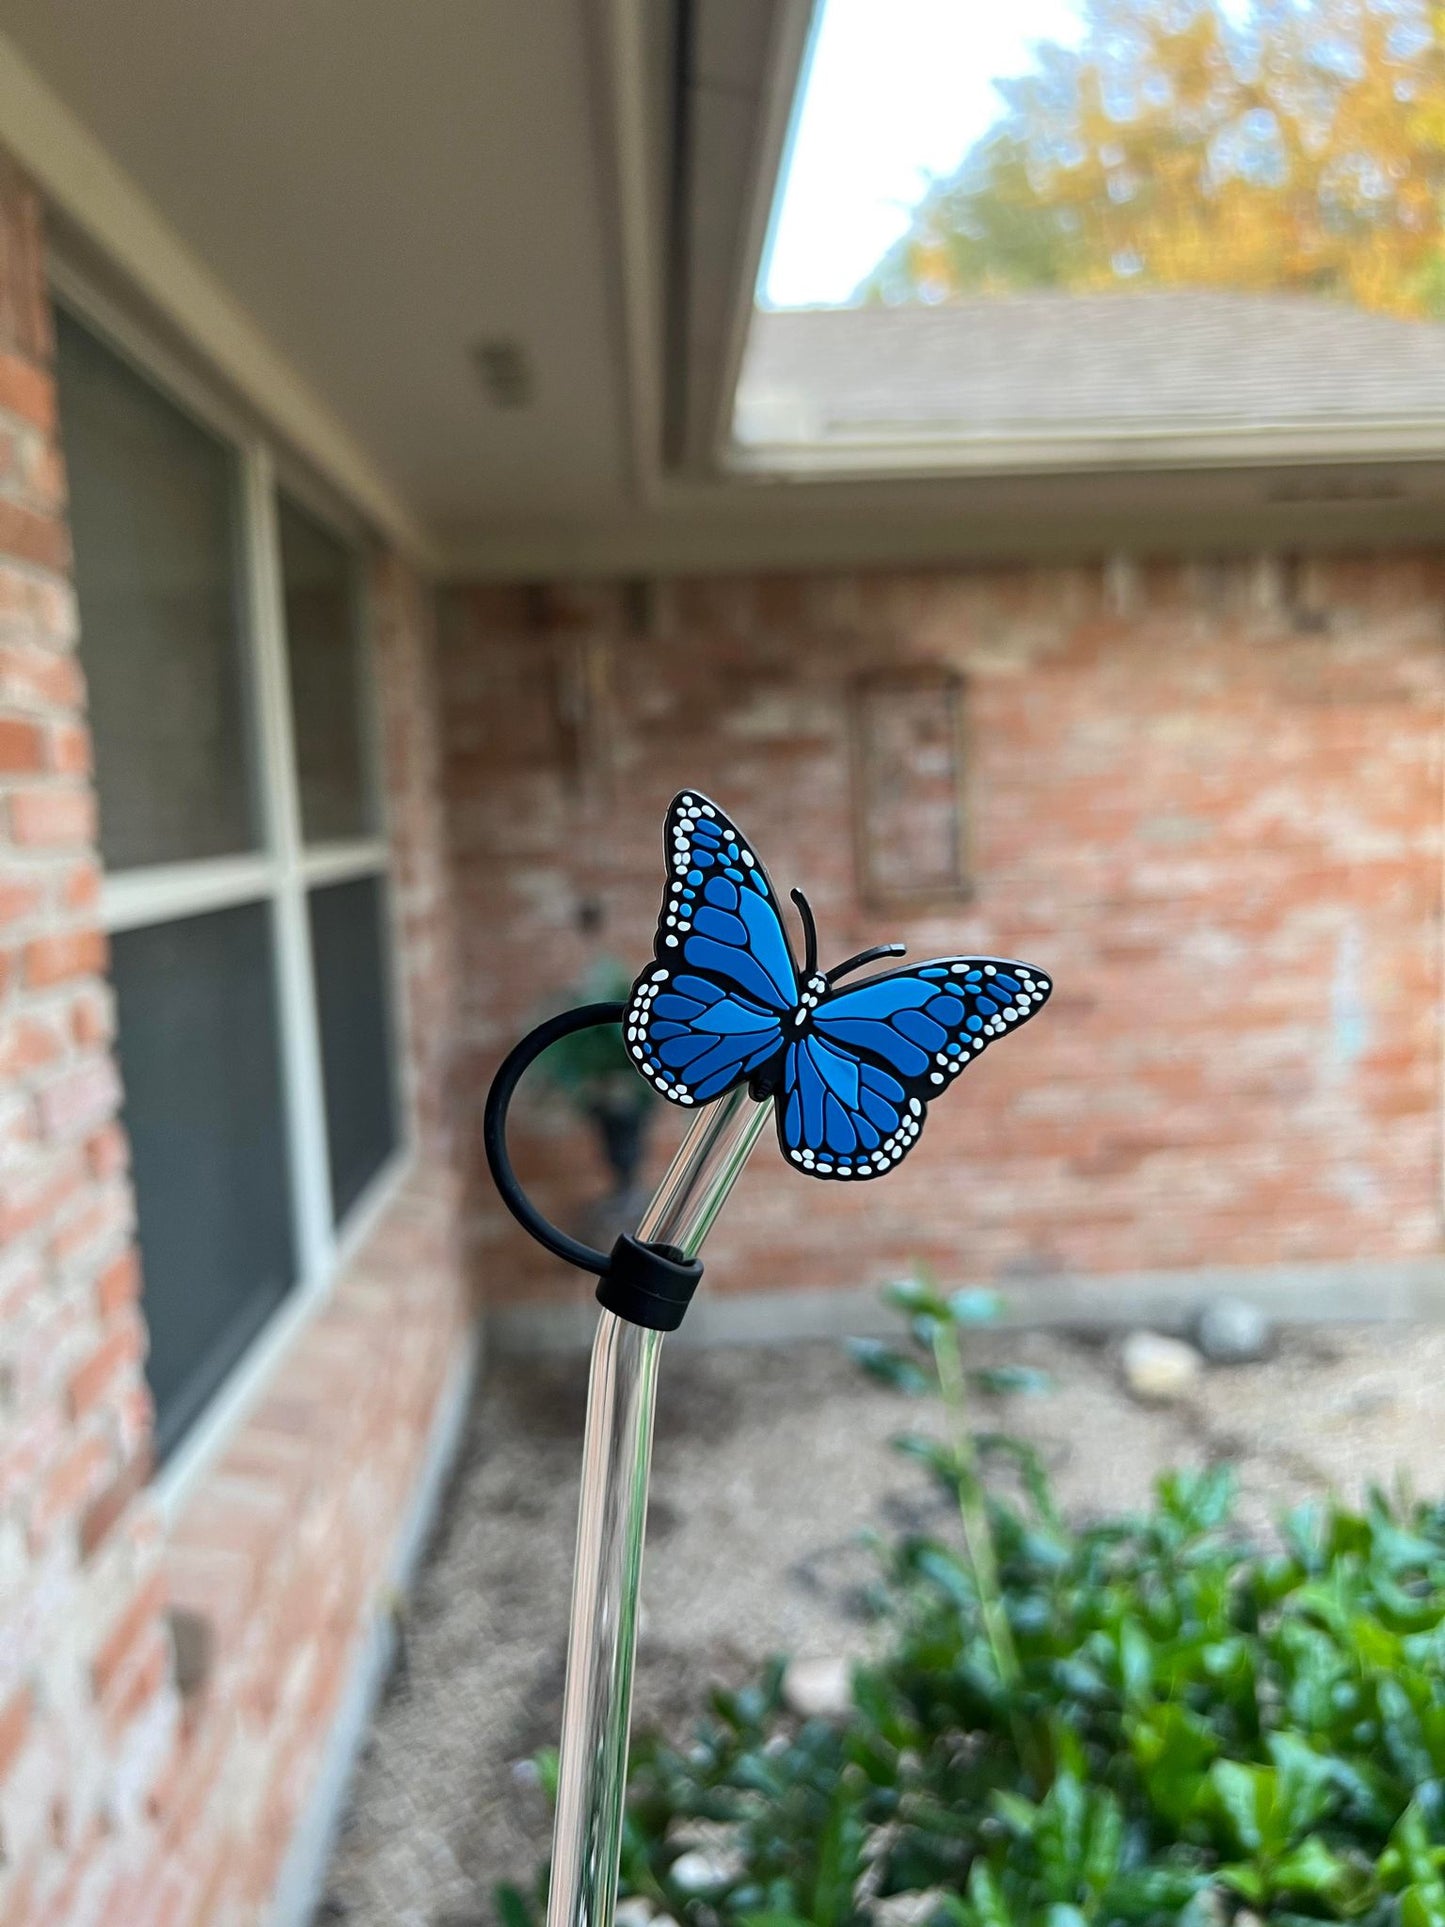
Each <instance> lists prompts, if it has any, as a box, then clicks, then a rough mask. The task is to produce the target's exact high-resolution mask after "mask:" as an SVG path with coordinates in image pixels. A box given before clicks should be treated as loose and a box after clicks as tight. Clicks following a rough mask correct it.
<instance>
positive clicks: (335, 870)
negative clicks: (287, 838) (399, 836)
mask: <svg viewBox="0 0 1445 1927" xmlns="http://www.w3.org/2000/svg"><path fill="white" fill-rule="evenodd" d="M387 858H388V851H387V846H386V839H385V838H384V837H380V836H368V837H362V838H358V839H357V840H356V841H355V842H346V843H318V844H315V845H313V846H312V848H311V849H309V850H303V851H302V853H301V859H300V861H301V874H302V876H303V877H304V878H305V879H306V882H307V883H308V884H309V885H312V886H314V885H316V884H322V883H349V882H350V881H351V880H352V878H353V877H364V876H379V875H381V874H382V873H383V872H384V871H385V869H386V867H387Z"/></svg>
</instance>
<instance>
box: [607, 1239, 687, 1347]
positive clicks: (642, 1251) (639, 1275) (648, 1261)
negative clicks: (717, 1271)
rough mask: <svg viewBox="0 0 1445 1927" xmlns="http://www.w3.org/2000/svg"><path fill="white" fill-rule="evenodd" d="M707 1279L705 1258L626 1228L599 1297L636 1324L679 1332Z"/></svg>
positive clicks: (611, 1309) (659, 1330) (616, 1247)
mask: <svg viewBox="0 0 1445 1927" xmlns="http://www.w3.org/2000/svg"><path fill="white" fill-rule="evenodd" d="M701 1279H702V1260H701V1259H700V1258H684V1257H683V1255H682V1253H681V1252H680V1251H678V1250H676V1249H675V1248H674V1247H673V1246H671V1245H645V1244H643V1243H642V1241H641V1240H640V1239H638V1238H634V1237H631V1236H630V1235H629V1234H628V1233H627V1232H625V1231H624V1232H623V1234H622V1236H621V1237H620V1238H619V1239H618V1240H617V1243H616V1244H615V1245H613V1247H612V1256H611V1258H610V1260H609V1261H608V1266H607V1269H606V1271H605V1272H604V1273H603V1274H602V1276H601V1278H599V1279H598V1281H597V1302H598V1304H599V1305H602V1306H603V1307H604V1308H605V1309H606V1310H607V1311H610V1312H615V1313H616V1315H617V1316H618V1317H619V1318H625V1319H626V1320H627V1322H628V1323H629V1324H631V1325H645V1326H646V1327H647V1329H648V1330H649V1331H655V1332H675V1331H676V1330H677V1328H678V1326H679V1325H680V1324H681V1323H682V1318H683V1313H684V1312H685V1311H686V1310H687V1308H688V1306H689V1305H690V1304H691V1303H692V1295H693V1293H694V1292H695V1291H696V1290H697V1288H698V1284H699V1282H700V1281H701Z"/></svg>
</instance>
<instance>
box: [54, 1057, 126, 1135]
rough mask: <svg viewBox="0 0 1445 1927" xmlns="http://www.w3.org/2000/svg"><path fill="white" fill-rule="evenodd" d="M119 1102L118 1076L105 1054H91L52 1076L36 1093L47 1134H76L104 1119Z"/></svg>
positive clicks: (87, 1129) (88, 1130)
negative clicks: (96, 1055) (86, 1058)
mask: <svg viewBox="0 0 1445 1927" xmlns="http://www.w3.org/2000/svg"><path fill="white" fill-rule="evenodd" d="M119 1102H120V1079H119V1077H118V1076H117V1075H116V1070H115V1066H114V1065H113V1064H112V1063H111V1061H110V1059H109V1058H108V1057H92V1058H90V1059H89V1060H88V1061H84V1062H82V1063H79V1064H75V1065H73V1066H71V1068H70V1069H68V1070H66V1071H62V1072H61V1074H60V1075H59V1076H58V1077H55V1078H53V1079H52V1080H51V1081H50V1082H49V1083H48V1084H47V1085H46V1086H45V1087H44V1089H43V1090H41V1091H40V1092H39V1093H38V1094H37V1097H36V1104H37V1106H38V1108H39V1112H40V1125H41V1129H42V1130H43V1131H44V1133H45V1135H46V1136H47V1137H50V1138H67V1137H77V1136H80V1135H83V1134H84V1133H87V1132H90V1131H93V1130H94V1129H95V1128H96V1126H97V1125H98V1124H102V1123H104V1122H106V1121H107V1120H108V1119H109V1118H110V1117H111V1116H112V1115H113V1114H114V1112H115V1109H116V1107H117V1105H118V1104H119Z"/></svg>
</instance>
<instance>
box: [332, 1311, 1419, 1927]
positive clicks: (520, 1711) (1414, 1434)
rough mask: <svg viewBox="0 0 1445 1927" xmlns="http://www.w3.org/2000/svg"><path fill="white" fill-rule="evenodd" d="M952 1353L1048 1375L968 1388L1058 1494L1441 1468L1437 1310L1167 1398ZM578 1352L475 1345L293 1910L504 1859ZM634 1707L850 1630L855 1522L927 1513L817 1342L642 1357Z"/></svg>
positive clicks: (1067, 1366)
mask: <svg viewBox="0 0 1445 1927" xmlns="http://www.w3.org/2000/svg"><path fill="white" fill-rule="evenodd" d="M972 1350H973V1357H974V1359H975V1360H976V1362H979V1363H985V1362H1002V1361H1009V1362H1018V1363H1023V1364H1028V1365H1033V1366H1037V1367H1040V1368H1042V1369H1043V1370H1045V1371H1047V1372H1048V1373H1050V1374H1051V1376H1052V1377H1053V1379H1054V1381H1055V1385H1056V1390H1055V1391H1054V1392H1052V1393H1051V1394H1048V1395H1046V1396H1032V1397H1030V1396H1024V1395H1019V1394H1015V1395H1012V1396H1010V1397H1008V1398H1005V1399H993V1400H989V1401H987V1404H988V1406H989V1409H988V1411H987V1412H986V1413H981V1415H980V1416H981V1418H982V1419H983V1420H984V1421H985V1422H986V1423H987V1425H988V1426H989V1427H990V1428H991V1429H1002V1430H1008V1431H1011V1432H1014V1433H1016V1434H1018V1435H1020V1436H1023V1437H1027V1438H1030V1439H1032V1440H1033V1441H1034V1442H1035V1443H1036V1444H1037V1445H1038V1446H1039V1447H1040V1449H1041V1450H1042V1452H1043V1453H1044V1456H1045V1458H1046V1460H1047V1462H1048V1463H1049V1465H1050V1467H1051V1469H1052V1471H1053V1474H1054V1478H1055V1481H1056V1485H1057V1488H1058V1492H1059V1495H1060V1498H1061V1501H1062V1502H1063V1504H1064V1506H1065V1507H1066V1508H1067V1509H1068V1510H1070V1511H1071V1512H1072V1513H1073V1514H1074V1515H1075V1516H1079V1517H1084V1516H1089V1515H1095V1514H1099V1513H1102V1512H1107V1511H1112V1510H1115V1509H1118V1508H1120V1507H1126V1506H1132V1505H1135V1504H1137V1503H1138V1502H1140V1501H1141V1500H1142V1499H1143V1498H1144V1497H1145V1496H1146V1494H1147V1491H1148V1488H1149V1484H1150V1482H1151V1480H1152V1479H1153V1477H1154V1476H1155V1474H1156V1473H1157V1472H1159V1471H1160V1470H1162V1469H1164V1468H1165V1467H1168V1466H1172V1465H1198V1464H1201V1463H1204V1462H1206V1461H1209V1462H1214V1461H1218V1460H1221V1459H1228V1460H1230V1461H1232V1462H1233V1463H1234V1464H1235V1465H1236V1466H1237V1468H1238V1470H1239V1474H1240V1478H1241V1482H1242V1486H1243V1493H1244V1515H1245V1517H1246V1519H1248V1520H1249V1521H1250V1522H1251V1523H1253V1524H1254V1525H1255V1526H1257V1527H1258V1528H1259V1529H1261V1530H1264V1529H1266V1528H1267V1524H1268V1521H1269V1518H1270V1516H1271V1514H1272V1513H1273V1512H1274V1511H1275V1510H1277V1509H1278V1507H1279V1506H1280V1505H1282V1504H1286V1503H1289V1502H1291V1501H1293V1500H1295V1499H1298V1498H1300V1497H1302V1496H1304V1495H1305V1494H1307V1493H1309V1492H1317V1491H1321V1490H1325V1489H1328V1488H1330V1487H1334V1488H1336V1489H1339V1490H1342V1491H1344V1492H1345V1493H1347V1494H1353V1493H1357V1492H1358V1491H1359V1490H1360V1488H1361V1487H1362V1486H1363V1485H1365V1484H1367V1483H1368V1482H1369V1481H1371V1480H1382V1481H1387V1480H1391V1479H1393V1478H1394V1476H1395V1475H1396V1474H1397V1473H1404V1474H1406V1475H1407V1476H1408V1477H1409V1478H1411V1479H1412V1480H1413V1482H1414V1484H1415V1486H1416V1488H1417V1489H1419V1490H1420V1491H1429V1490H1431V1489H1432V1488H1438V1487H1439V1486H1440V1485H1441V1484H1442V1483H1445V1428H1442V1427H1441V1425H1440V1422H1439V1410H1440V1396H1439V1387H1440V1385H1441V1383H1442V1382H1445V1330H1435V1329H1429V1330H1420V1329H1414V1330H1410V1329H1401V1328H1395V1329H1389V1330H1380V1329H1373V1330H1371V1329H1363V1330H1345V1329H1341V1328H1339V1327H1334V1328H1330V1329H1328V1330H1312V1331H1298V1332H1295V1333H1292V1334H1291V1335H1289V1337H1288V1338H1287V1339H1286V1341H1285V1342H1284V1343H1283V1345H1282V1346H1281V1348H1280V1350H1279V1351H1278V1353H1277V1355H1276V1356H1275V1357H1273V1358H1272V1359H1270V1360H1268V1361H1267V1362H1265V1363H1261V1364H1257V1365H1248V1366H1237V1367H1234V1368H1231V1369H1228V1370H1223V1369H1219V1370H1211V1371H1210V1372H1208V1373H1207V1374H1206V1375H1205V1377H1204V1378H1203V1379H1202V1380H1201V1381H1200V1383H1199V1386H1198V1388H1197V1391H1196V1392H1195V1393H1194V1394H1193V1395H1192V1396H1191V1397H1190V1398H1189V1399H1188V1400H1187V1401H1186V1402H1184V1403H1182V1404H1179V1405H1173V1406H1169V1407H1144V1406H1141V1405H1139V1404H1136V1403H1135V1402H1134V1401H1133V1400H1132V1399H1131V1398H1130V1397H1129V1396H1128V1395H1127V1394H1126V1393H1125V1392H1124V1391H1123V1390H1122V1389H1121V1386H1120V1380H1119V1373H1118V1362H1117V1354H1116V1350H1115V1348H1114V1347H1112V1346H1110V1345H1106V1344H1103V1343H1100V1342H1098V1341H1094V1340H1086V1339H1082V1338H1072V1337H1069V1336H1067V1335H1064V1334H1059V1333H1028V1334H1017V1333H1014V1334H1009V1333H990V1334H988V1335H987V1336H986V1337H984V1338H982V1339H981V1340H980V1341H979V1342H978V1343H977V1344H976V1345H975V1346H974V1347H973V1348H972ZM585 1375H586V1365H585V1361H583V1360H580V1359H579V1360H575V1361H570V1360H569V1361H567V1362H565V1363H559V1362H556V1361H548V1362H542V1361H525V1362H524V1361H519V1360H516V1359H507V1360H503V1361H498V1362H497V1363H496V1364H495V1365H494V1367H493V1369H492V1371H491V1372H490V1374H489V1376H488V1378H487V1381H486V1383H485V1385H484V1387H483V1389H482V1393H481V1396H480V1397H479V1399H478V1401H477V1405H476V1409H475V1411H474V1412H473V1414H472V1418H471V1424H470V1431H469V1435H468V1439H467V1444H466V1447H465V1449H464V1452H463V1455H462V1461H461V1464H460V1467H459V1469H458V1472H457V1474H456V1477H455V1480H454V1482H453V1485H452V1489H451V1491H450V1494H449V1497H448V1501H447V1504H446V1507H445V1510H444V1515H443V1518H442V1520H441V1522H440V1525H439V1527H438V1531H437V1534H436V1538H435V1542H434V1544H433V1545H432V1547H431V1549H430V1552H429V1555H428V1559H427V1562H426V1566H425V1569H424V1572H423V1574H422V1576H421V1579H420V1582H419V1585H418V1588H417V1592H416V1595H415V1597H414V1599H413V1601H412V1604H411V1608H410V1612H409V1616H408V1620H407V1623H406V1626H405V1628H404V1639H403V1645H402V1653H401V1658H400V1661H399V1663H398V1666H397V1669H396V1672H395V1675H394V1677H393V1680H392V1682H391V1685H390V1688H389V1690H388V1693H387V1696H386V1699H385V1701H384V1703H383V1705H382V1706H381V1708H380V1710H379V1713H378V1716H377V1719H376V1722H375V1726H374V1729H373V1732H372V1736H371V1738H370V1741H369V1743H368V1745H367V1748H366V1751H365V1755H364V1758H363V1761H362V1764H361V1767H360V1769H359V1771H358V1774H357V1778H356V1783H355V1785H354V1787H353V1790H352V1799H351V1806H350V1810H349V1813H348V1816H347V1819H346V1822H345V1826H344V1829H343V1833H342V1837H341V1840H340V1842H339V1844H338V1848H337V1852H336V1856H335V1859H334V1862H333V1865H332V1868H331V1874H330V1880H329V1885H328V1890H327V1894H326V1898H325V1900H324V1902H323V1904H322V1907H321V1909H320V1911H319V1913H318V1915H317V1921H318V1923H320V1922H335V1921H345V1922H347V1923H348V1927H482V1923H488V1924H489V1927H490V1923H491V1922H492V1920H493V1918H494V1915H493V1911H492V1906H491V1898H490V1896H491V1889H492V1885H493V1883H494V1882H495V1881H497V1880H500V1879H505V1878H511V1879H513V1880H516V1881H518V1882H519V1883H525V1882H526V1881H527V1880H529V1879H530V1876H531V1873H532V1870H533V1869H534V1868H535V1866H536V1864H537V1862H538V1859H539V1858H540V1857H541V1855H542V1854H543V1853H545V1851H546V1846H547V1835H548V1815H547V1812H546V1807H545V1802H544V1800H543V1798H542V1796H541V1794H540V1793H539V1792H538V1790H537V1789H536V1787H535V1786H534V1785H533V1784H531V1782H530V1779H529V1776H528V1773H527V1771H526V1768H525V1766H524V1765H523V1764H522V1763H524V1762H525V1761H526V1760H527V1759H528V1758H529V1756H530V1755H531V1754H532V1753H533V1752H534V1751H535V1750H536V1749H537V1748H538V1747H540V1746H544V1745H549V1744H553V1743H555V1740H556V1736H557V1729H558V1725H559V1722H560V1716H561V1698H562V1665H563V1653H564V1641H565V1633H566V1618H567V1595H568V1587H569V1584H570V1574H571V1561H572V1535H573V1530H574V1524H575V1513H576V1504H577V1471H578V1452H579V1443H580V1439H581V1432H582V1416H583V1401H584V1396H585ZM661 1386H662V1389H661V1394H660V1398H659V1405H658V1422H657V1442H656V1451H655V1458H654V1472H653V1487H652V1505H651V1511H650V1515H649V1522H648V1535H647V1563H646V1569H645V1573H644V1596H645V1606H644V1618H643V1627H642V1637H641V1640H640V1643H639V1649H638V1662H637V1683H636V1710H637V1716H638V1718H639V1719H640V1720H644V1721H653V1722H656V1721H661V1722H663V1723H665V1724H667V1725H668V1726H670V1727H672V1728H673V1729H681V1730H686V1728H687V1726H688V1725H689V1724H690V1722H691V1719H692V1716H693V1710H694V1709H695V1708H696V1706H697V1705H698V1703H699V1699H700V1696H701V1693H702V1692H703V1690H704V1689H705V1687H706V1686H707V1684H708V1683H709V1682H712V1681H716V1680H722V1681H727V1682H736V1681H737V1680H739V1679H740V1678H741V1677H743V1676H744V1675H746V1674H747V1673H748V1672H749V1671H750V1670H751V1669H752V1668H753V1667H754V1666H755V1664H756V1663H757V1661H758V1660H759V1659H761V1658H762V1657H764V1656H766V1655H767V1654H769V1653H772V1652H777V1651H786V1652H789V1653H791V1654H794V1655H796V1656H800V1657H806V1658H829V1657H835V1656H838V1655H846V1654H854V1653H861V1652H863V1651H865V1650H866V1647H867V1641H868V1638H869V1631H868V1627H867V1625H866V1623H865V1621H864V1618H863V1615H862V1613H861V1610H860V1595H861V1591H862V1588H863V1586H864V1585H865V1583H866V1581H867V1579H868V1578H869V1576H870V1574H871V1571H872V1566H871V1562H870V1559H869V1557H868V1555H867V1554H866V1553H865V1552H864V1551H863V1549H862V1548H861V1547H860V1546H859V1545H858V1544H857V1534H858V1532H859V1530H860V1529H861V1528H864V1527H867V1526H882V1527H884V1528H885V1529H886V1528H888V1527H890V1526H898V1525H903V1524H908V1523H912V1522H916V1521H917V1520H919V1519H920V1518H922V1517H924V1516H927V1514H928V1513H929V1511H930V1510H931V1500H930V1497H929V1495H928V1492H927V1489H926V1487H925V1486H924V1485H923V1484H922V1482H921V1480H920V1478H919V1476H918V1475H917V1473H916V1472H915V1471H914V1470H913V1468H911V1467H910V1466H909V1465H908V1464H907V1463H905V1462H904V1461H902V1460H900V1459H898V1458H897V1457H896V1456H895V1455H894V1454H892V1453H890V1452H888V1451H887V1450H886V1442H887V1440H888V1438H889V1437H890V1435H891V1434H893V1433H894V1432H895V1431H897V1430H898V1429H899V1427H900V1426H901V1425H903V1424H910V1425H912V1424H916V1423H917V1422H918V1421H919V1419H920V1418H921V1417H922V1415H923V1413H924V1411H925V1410H926V1408H925V1407H922V1406H919V1405H915V1404H909V1403H906V1402H901V1401H900V1400H898V1399H897V1398H896V1397H895V1396H893V1395H892V1394H890V1393H889V1392H887V1391H886V1390H884V1389H882V1388H881V1387H878V1386H875V1385H873V1384H872V1383H870V1382H868V1381H866V1380H864V1379H862V1378H861V1377H860V1375H859V1374H858V1372H857V1371H856V1369H855V1368H854V1367H853V1366H851V1365H850V1364H849V1363H848V1361H847V1360H846V1359H845V1358H844V1357H843V1356H842V1355H841V1354H840V1352H839V1351H838V1350H837V1349H836V1348H834V1347H831V1346H823V1345H807V1346H798V1347H795V1348H791V1349H787V1350H779V1351H757V1350H719V1351H711V1352H688V1351H681V1350H678V1351H674V1352H673V1353H672V1354H671V1355H667V1356H665V1357H664V1360H663V1370H662V1380H661Z"/></svg>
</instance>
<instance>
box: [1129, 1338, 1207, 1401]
mask: <svg viewBox="0 0 1445 1927" xmlns="http://www.w3.org/2000/svg"><path fill="white" fill-rule="evenodd" d="M1120 1364H1121V1365H1122V1367H1123V1372H1124V1383H1125V1385H1126V1386H1127V1387H1128V1389H1129V1390H1130V1391H1131V1392H1132V1393H1133V1395H1134V1397H1135V1398H1137V1399H1143V1400H1145V1401H1146V1402H1148V1403H1149V1404H1155V1405H1167V1404H1170V1403H1171V1402H1172V1401H1173V1400H1175V1399H1180V1398H1186V1397H1187V1396H1188V1395H1189V1393H1190V1392H1192V1391H1193V1390H1194V1387H1195V1385H1196V1384H1197V1383H1198V1380H1199V1375H1200V1373H1201V1372H1202V1370H1203V1369H1204V1360H1203V1359H1202V1358H1201V1357H1200V1356H1199V1354H1198V1352H1197V1351H1195V1349H1194V1347H1193V1346H1192V1345H1186V1344H1185V1342H1184V1340H1183V1339H1182V1338H1166V1337H1165V1336H1164V1335H1163V1333H1162V1332H1148V1331H1138V1332H1130V1334H1129V1336H1128V1337H1127V1338H1126V1339H1125V1340H1124V1346H1123V1350H1122V1352H1121V1353H1120Z"/></svg>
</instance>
